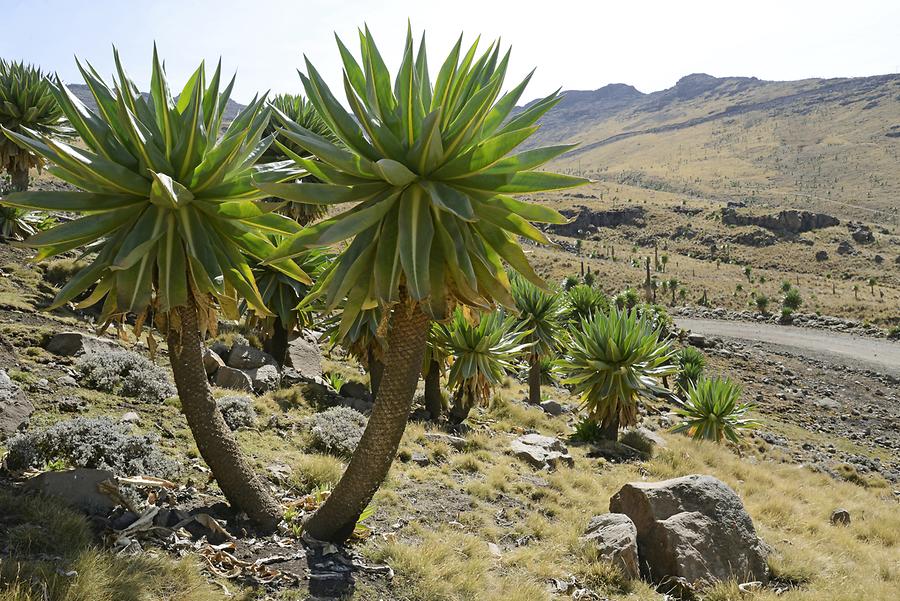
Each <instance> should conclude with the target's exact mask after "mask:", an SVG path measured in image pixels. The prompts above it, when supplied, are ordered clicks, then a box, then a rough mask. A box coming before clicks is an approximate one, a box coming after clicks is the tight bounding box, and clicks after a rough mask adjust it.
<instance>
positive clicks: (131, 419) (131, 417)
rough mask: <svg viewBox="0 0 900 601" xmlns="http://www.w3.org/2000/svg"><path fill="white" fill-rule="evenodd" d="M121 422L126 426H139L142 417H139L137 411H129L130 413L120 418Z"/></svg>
mask: <svg viewBox="0 0 900 601" xmlns="http://www.w3.org/2000/svg"><path fill="white" fill-rule="evenodd" d="M119 421H120V422H124V423H126V424H137V423H140V421H141V416H140V415H138V414H137V412H136V411H129V412H128V413H126V414H125V415H123V416H122V417H120V418H119Z"/></svg>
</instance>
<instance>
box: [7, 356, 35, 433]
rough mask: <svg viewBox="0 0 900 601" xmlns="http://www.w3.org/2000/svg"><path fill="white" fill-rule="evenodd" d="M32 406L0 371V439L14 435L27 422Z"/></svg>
mask: <svg viewBox="0 0 900 601" xmlns="http://www.w3.org/2000/svg"><path fill="white" fill-rule="evenodd" d="M32 413H34V405H32V404H31V403H30V402H28V401H27V400H26V399H25V394H24V393H23V392H22V389H21V388H20V387H19V385H18V384H16V383H15V382H13V381H12V380H11V379H10V377H9V376H8V375H7V373H6V372H5V371H3V370H2V369H0V438H6V437H7V436H10V435H11V434H13V433H15V432H16V431H17V430H18V429H19V428H20V427H22V426H23V425H24V424H25V423H27V422H28V418H30V417H31V414H32Z"/></svg>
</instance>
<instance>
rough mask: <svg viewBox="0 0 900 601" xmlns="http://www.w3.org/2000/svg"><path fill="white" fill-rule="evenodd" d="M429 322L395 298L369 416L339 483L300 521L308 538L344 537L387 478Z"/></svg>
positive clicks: (339, 539) (336, 540)
mask: <svg viewBox="0 0 900 601" xmlns="http://www.w3.org/2000/svg"><path fill="white" fill-rule="evenodd" d="M429 327H430V319H429V318H428V316H427V315H425V313H423V312H422V309H421V308H420V307H419V305H418V304H415V303H404V302H402V301H401V303H400V304H399V305H398V306H397V307H396V308H395V309H394V313H393V315H392V316H391V322H390V331H389V332H388V354H387V357H386V360H385V365H384V377H383V379H382V380H381V384H380V385H379V387H378V397H377V398H376V400H375V405H374V407H373V408H372V415H371V416H370V417H369V423H368V425H366V429H365V431H364V432H363V435H362V438H361V439H360V441H359V444H358V445H357V447H356V451H355V452H354V453H353V457H352V458H351V459H350V464H349V465H348V466H347V470H346V471H345V472H344V475H343V476H342V477H341V480H340V482H338V484H337V486H335V487H334V490H333V491H331V494H330V495H329V497H328V499H327V500H326V501H325V503H324V504H323V505H322V506H321V507H319V509H318V510H317V511H316V512H315V513H314V514H313V515H312V516H311V517H310V518H309V520H307V522H306V524H305V525H304V530H305V531H306V532H307V533H308V534H309V535H310V536H312V537H313V538H316V539H318V540H325V541H330V542H334V543H340V542H344V541H346V540H347V539H348V538H350V535H352V534H353V529H354V528H355V527H356V522H357V520H358V519H359V516H360V514H361V513H362V512H363V510H364V509H365V508H366V506H367V505H368V504H369V502H370V501H371V500H372V497H373V496H374V494H375V491H376V490H378V487H379V486H381V483H382V482H384V479H385V478H386V477H387V474H388V470H390V467H391V463H392V462H393V461H394V456H395V455H396V454H397V448H398V447H399V446H400V439H401V438H402V437H403V431H404V430H405V429H406V421H407V420H408V419H409V413H410V410H411V408H412V402H413V396H414V394H415V392H416V384H417V383H418V381H419V373H420V372H421V371H422V360H423V359H424V357H425V344H426V341H427V336H428V328H429Z"/></svg>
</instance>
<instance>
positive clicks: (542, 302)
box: [512, 277, 565, 405]
mask: <svg viewBox="0 0 900 601" xmlns="http://www.w3.org/2000/svg"><path fill="white" fill-rule="evenodd" d="M512 284H513V287H512V293H513V298H514V299H515V301H516V308H517V309H518V310H519V320H518V322H519V326H520V327H521V328H522V329H525V330H528V331H530V333H529V334H528V337H527V338H526V340H527V341H528V342H531V343H532V347H531V352H530V353H529V356H528V402H529V403H531V404H533V405H537V404H539V403H540V402H541V383H542V379H543V378H542V367H541V361H542V359H545V358H547V357H550V356H551V355H552V354H553V353H554V351H555V350H556V349H557V348H558V347H559V346H560V344H561V343H562V342H563V339H564V335H565V319H564V313H565V299H564V298H563V295H561V294H559V293H558V292H547V291H545V290H541V289H540V288H538V287H537V286H535V285H534V284H532V283H531V282H528V281H526V280H524V279H523V278H521V277H513V282H512Z"/></svg>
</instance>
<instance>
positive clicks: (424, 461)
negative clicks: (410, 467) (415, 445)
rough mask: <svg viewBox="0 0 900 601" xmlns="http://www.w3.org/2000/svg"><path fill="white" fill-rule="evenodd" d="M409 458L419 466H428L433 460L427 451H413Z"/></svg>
mask: <svg viewBox="0 0 900 601" xmlns="http://www.w3.org/2000/svg"><path fill="white" fill-rule="evenodd" d="M409 460H410V461H411V462H412V463H415V464H416V465H418V466H419V467H426V466H428V465H430V464H431V460H430V459H429V458H428V455H426V454H425V453H413V454H412V457H410V459H409Z"/></svg>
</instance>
